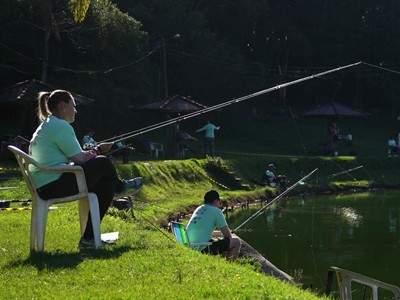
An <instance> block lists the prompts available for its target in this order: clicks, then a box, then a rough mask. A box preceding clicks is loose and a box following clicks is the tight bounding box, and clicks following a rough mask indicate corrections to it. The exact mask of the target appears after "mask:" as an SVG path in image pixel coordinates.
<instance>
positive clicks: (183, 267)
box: [0, 155, 400, 299]
mask: <svg viewBox="0 0 400 300" xmlns="http://www.w3.org/2000/svg"><path fill="white" fill-rule="evenodd" d="M270 162H273V163H275V164H276V165H277V166H278V170H279V171H280V172H281V173H283V174H286V176H287V178H288V180H289V181H290V182H289V185H290V184H291V183H293V182H295V181H297V180H298V179H300V178H301V174H304V175H305V174H307V173H308V172H310V171H312V170H313V169H315V168H318V172H317V174H316V176H313V177H312V178H311V179H310V180H309V181H307V184H306V185H302V186H300V187H299V188H298V190H301V189H303V190H304V191H309V192H312V191H316V190H327V189H340V187H342V186H346V185H347V186H348V185H351V186H352V187H357V186H361V187H366V186H377V185H386V186H388V185H390V186H397V184H398V182H400V178H399V175H397V174H396V173H397V172H396V170H397V168H398V167H399V166H400V160H399V159H398V158H387V157H383V158H370V157H358V158H355V157H308V158H300V157H278V156H249V157H245V156H241V157H240V159H237V158H235V155H232V156H231V157H224V159H189V160H181V161H140V162H136V163H132V164H127V165H118V171H119V173H120V175H121V177H123V178H128V177H131V176H138V175H141V176H143V177H144V180H145V186H144V188H143V190H142V192H141V193H139V194H138V195H137V196H136V198H135V215H136V219H132V218H131V217H130V216H129V215H128V214H126V213H125V212H120V211H117V210H116V209H111V210H110V214H108V215H107V216H106V218H105V220H104V222H103V225H102V231H103V232H110V231H119V232H120V240H119V241H118V244H117V245H116V246H114V247H112V248H109V249H104V250H101V251H97V252H95V251H94V252H84V253H81V252H79V251H78V250H77V248H76V246H77V242H78V239H79V236H78V235H79V227H78V226H79V222H78V216H77V212H76V206H75V205H74V204H69V205H62V206H60V207H59V209H56V210H52V211H51V212H50V216H49V223H48V232H47V236H46V252H45V253H44V254H37V253H30V252H29V222H30V212H29V211H12V212H3V211H2V212H0V226H1V228H3V230H2V231H1V233H0V250H1V251H0V261H1V263H0V268H1V272H0V278H1V280H2V282H7V284H6V293H3V294H2V295H0V298H21V297H23V298H75V299H76V298H83V299H86V298H117V299H127V298H130V299H132V298H135V299H136V298H147V299H156V298H159V299H166V298H176V299H192V298H229V299H317V298H319V297H318V296H317V295H315V294H312V293H310V292H308V291H303V290H301V289H299V288H296V287H294V286H290V285H288V284H286V283H284V282H281V281H278V280H276V279H274V278H271V277H267V276H264V275H263V274H261V273H260V270H259V267H258V266H257V265H254V264H252V263H251V262H249V261H243V260H239V261H237V262H235V263H226V261H225V260H224V259H222V258H218V257H210V256H206V255H201V254H199V253H197V252H194V251H190V250H188V249H186V248H184V247H182V246H180V245H178V244H177V243H176V242H175V241H174V240H173V238H172V235H171V234H170V233H169V232H168V231H166V230H164V229H161V228H162V227H163V226H165V225H167V223H168V219H169V218H174V217H176V215H177V214H180V213H190V212H191V210H192V209H193V208H194V207H196V206H197V205H198V204H200V203H201V202H202V200H201V198H202V196H203V194H204V192H205V191H206V190H208V189H211V188H215V189H217V190H219V191H220V192H221V194H222V196H223V197H224V198H225V199H226V200H228V201H230V202H232V203H234V202H240V201H246V200H247V199H249V198H250V199H258V198H260V197H264V196H265V194H266V192H267V191H271V192H273V191H274V190H272V189H269V188H265V187H259V186H256V185H254V184H253V180H255V179H258V178H259V177H260V175H261V172H262V171H263V170H264V169H265V166H266V164H267V163H270ZM360 165H362V166H363V168H360V169H358V170H356V171H354V172H351V173H349V174H346V173H343V174H341V175H339V176H336V177H334V178H332V179H331V180H325V178H327V177H329V176H330V175H332V174H335V173H340V172H342V171H343V170H348V169H351V168H354V167H357V166H360ZM0 171H1V173H0V175H1V176H0V177H2V178H3V179H4V178H7V177H11V179H9V180H3V181H2V182H1V185H2V186H17V187H19V188H18V189H13V190H8V191H3V194H2V196H3V197H2V198H3V199H28V198H29V196H28V194H27V190H26V187H25V184H24V183H23V182H22V181H21V180H20V175H19V171H18V169H16V168H15V165H13V164H12V163H9V164H7V165H3V168H2V169H1V170H0ZM235 178H236V179H235ZM237 178H240V179H241V180H240V183H244V184H246V185H245V186H244V187H243V188H240V184H239V183H238V180H237ZM355 179H356V180H355ZM239 188H240V189H239ZM13 205H14V206H18V205H19V203H13ZM292 275H293V274H292Z"/></svg>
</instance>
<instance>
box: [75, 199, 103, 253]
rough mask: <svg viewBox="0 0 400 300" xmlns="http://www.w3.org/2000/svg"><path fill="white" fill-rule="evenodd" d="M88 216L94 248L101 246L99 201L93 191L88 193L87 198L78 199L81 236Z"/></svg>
mask: <svg viewBox="0 0 400 300" xmlns="http://www.w3.org/2000/svg"><path fill="white" fill-rule="evenodd" d="M89 209H90V216H91V221H92V226H93V235H94V243H95V247H96V249H99V248H101V231H100V209H99V201H98V199H97V195H96V194H94V193H89V199H81V200H80V201H79V218H80V224H81V236H83V234H84V232H85V229H86V224H87V219H88V216H89Z"/></svg>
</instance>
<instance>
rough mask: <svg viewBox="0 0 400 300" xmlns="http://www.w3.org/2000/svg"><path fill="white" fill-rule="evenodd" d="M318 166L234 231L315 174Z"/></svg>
mask: <svg viewBox="0 0 400 300" xmlns="http://www.w3.org/2000/svg"><path fill="white" fill-rule="evenodd" d="M317 170H318V168H316V169H314V170H313V171H311V172H310V173H308V174H307V175H306V176H304V177H303V178H301V179H300V180H299V181H297V182H295V183H294V184H293V185H292V186H290V187H289V188H288V189H286V190H285V191H283V192H282V193H280V194H279V195H278V196H276V197H275V198H274V199H272V200H271V201H270V202H268V203H267V204H266V205H265V206H264V207H262V208H260V209H259V210H258V211H256V212H255V213H254V214H253V215H251V216H250V217H249V218H248V219H247V220H245V221H244V222H243V223H242V224H240V225H239V226H238V227H236V228H235V229H234V230H232V233H235V232H236V231H238V230H239V228H241V227H242V226H243V225H245V224H247V223H248V222H250V221H251V220H254V219H255V218H257V217H258V216H259V215H260V214H261V213H263V212H264V211H265V210H266V209H267V208H268V207H270V206H271V205H272V204H274V203H275V202H276V201H278V200H279V199H280V198H282V197H283V196H285V195H286V194H287V193H289V192H290V191H291V190H293V189H294V188H295V187H296V186H297V185H299V184H300V183H301V182H304V180H306V179H307V178H308V177H310V176H311V175H312V174H314V173H315V172H316V171H317Z"/></svg>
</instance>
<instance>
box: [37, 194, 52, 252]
mask: <svg viewBox="0 0 400 300" xmlns="http://www.w3.org/2000/svg"><path fill="white" fill-rule="evenodd" d="M51 205H52V202H51V201H50V200H46V201H43V200H38V203H37V213H36V214H35V216H36V239H37V251H38V252H43V250H44V239H45V235H46V225H47V216H48V214H49V207H50V206H51Z"/></svg>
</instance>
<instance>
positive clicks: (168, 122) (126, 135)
mask: <svg viewBox="0 0 400 300" xmlns="http://www.w3.org/2000/svg"><path fill="white" fill-rule="evenodd" d="M359 64H362V62H361V61H360V62H356V63H352V64H349V65H346V66H343V67H337V68H334V69H330V70H327V71H324V72H320V73H317V74H314V75H310V76H307V77H303V78H300V79H296V80H293V81H289V82H286V83H283V84H278V85H276V86H274V87H271V88H268V89H265V90H261V91H258V92H256V93H253V94H249V95H246V96H243V97H240V98H236V99H233V100H229V101H226V102H222V103H220V104H216V105H213V106H210V107H207V108H204V109H201V110H198V111H195V112H192V113H189V114H186V115H184V116H178V117H176V118H172V119H168V120H166V121H163V122H160V123H157V124H153V125H150V126H147V127H144V128H141V129H137V130H134V131H131V132H127V133H124V134H121V135H119V136H117V137H113V138H109V139H106V140H103V141H102V142H109V141H113V142H121V141H124V140H127V139H130V138H133V137H135V136H138V135H140V134H143V133H146V132H149V131H152V130H155V129H159V128H162V127H165V126H168V125H171V124H174V123H176V122H180V121H183V120H187V119H190V118H193V117H196V116H199V115H201V114H205V113H208V112H211V111H214V110H217V109H221V108H223V107H226V106H229V105H232V104H236V103H240V102H242V101H245V100H248V99H251V98H254V97H257V96H260V95H263V94H267V93H270V92H273V91H276V90H280V89H282V88H285V87H288V86H291V85H295V84H298V83H301V82H304V81H308V80H311V79H314V78H318V77H321V76H324V75H327V74H330V73H334V72H337V71H340V70H343V69H347V68H351V67H354V66H357V65H359Z"/></svg>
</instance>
